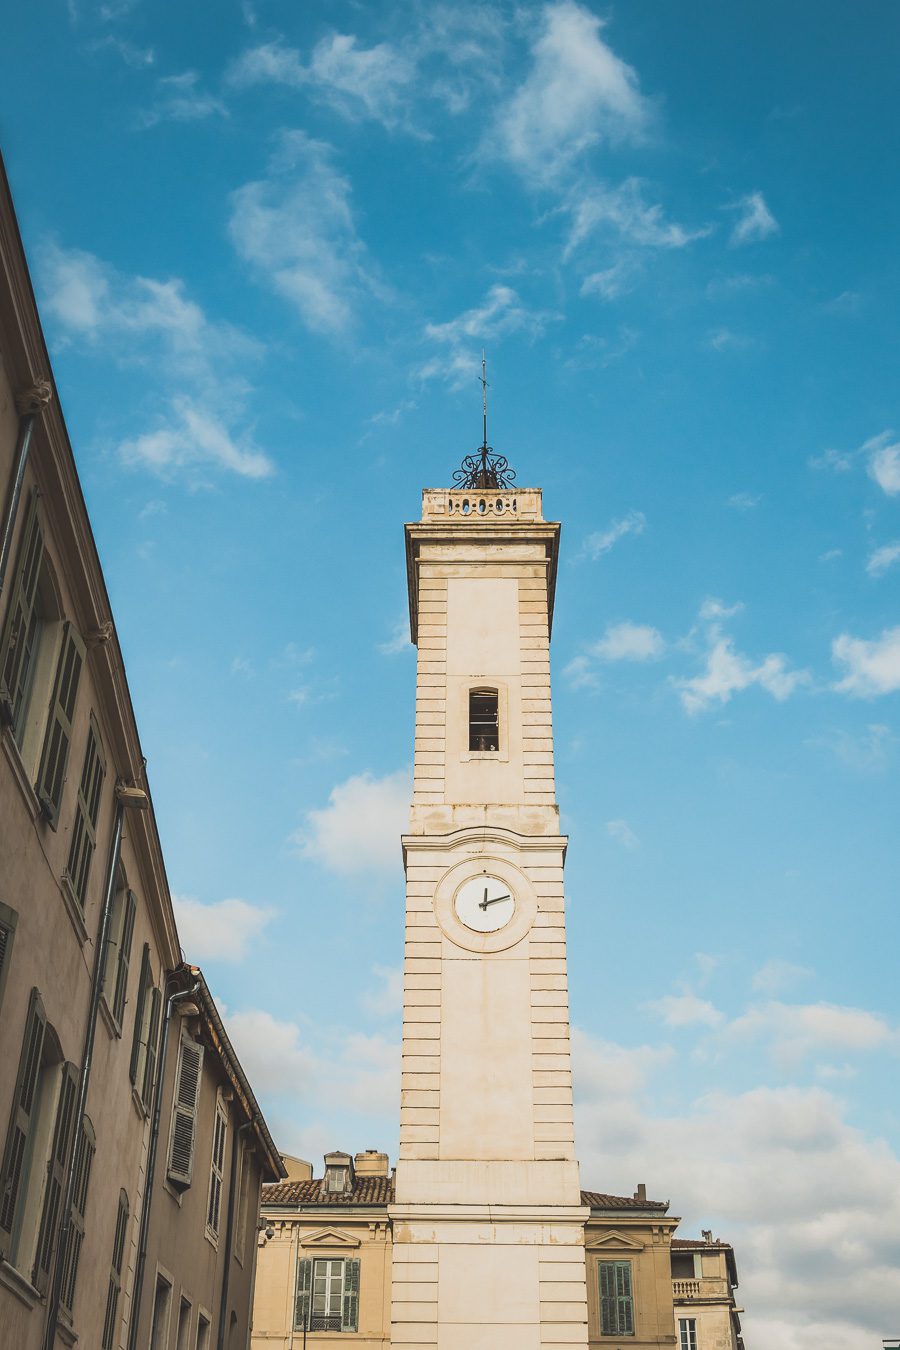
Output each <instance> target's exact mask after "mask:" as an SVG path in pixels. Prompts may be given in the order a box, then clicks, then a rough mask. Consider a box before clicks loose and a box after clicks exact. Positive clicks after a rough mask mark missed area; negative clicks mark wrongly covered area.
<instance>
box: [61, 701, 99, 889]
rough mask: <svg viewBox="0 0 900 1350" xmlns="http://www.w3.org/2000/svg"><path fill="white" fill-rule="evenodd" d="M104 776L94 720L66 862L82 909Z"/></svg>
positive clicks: (82, 771) (89, 731)
mask: <svg viewBox="0 0 900 1350" xmlns="http://www.w3.org/2000/svg"><path fill="white" fill-rule="evenodd" d="M105 773H106V766H105V764H104V762H103V754H102V751H101V749H100V738H99V736H98V734H97V730H96V728H95V726H94V722H93V718H92V719H91V725H90V727H89V728H88V737H87V745H86V746H85V750H84V765H83V767H82V770H81V781H80V783H79V785H78V798H77V801H76V804H75V820H74V822H73V825H72V838H71V841H70V844H69V861H68V862H67V863H66V874H67V876H68V878H69V881H70V883H71V885H72V890H73V891H74V892H75V897H76V899H77V900H78V903H79V904H80V905H81V908H82V909H84V905H85V900H86V898H87V887H88V879H89V877H90V871H91V859H92V858H93V856H94V849H95V847H96V843H97V818H98V816H99V814H100V794H101V792H102V789H103V778H104V775H105Z"/></svg>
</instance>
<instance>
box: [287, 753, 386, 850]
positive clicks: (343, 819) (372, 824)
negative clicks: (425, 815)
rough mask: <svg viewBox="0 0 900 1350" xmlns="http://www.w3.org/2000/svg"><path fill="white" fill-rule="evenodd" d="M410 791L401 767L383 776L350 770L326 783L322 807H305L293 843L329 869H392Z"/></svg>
mask: <svg viewBox="0 0 900 1350" xmlns="http://www.w3.org/2000/svg"><path fill="white" fill-rule="evenodd" d="M410 796H411V789H410V781H409V774H408V773H407V772H406V770H404V769H401V770H399V771H398V772H397V773H392V774H386V775H385V777H383V778H373V776H372V775H371V774H368V773H362V774H356V775H354V776H353V777H352V778H348V779H347V780H346V782H344V783H338V785H337V786H336V787H334V788H332V790H331V793H330V795H329V798H328V805H327V806H325V807H322V808H321V809H320V810H313V811H308V812H307V814H306V818H305V821H304V824H303V826H302V828H301V829H300V830H298V831H297V832H296V833H295V834H294V835H293V836H292V838H293V842H294V843H295V844H297V845H298V846H299V848H300V852H301V853H302V855H303V856H304V857H306V858H310V859H312V860H313V861H315V862H318V863H321V864H322V866H323V867H326V868H328V870H329V871H332V872H341V873H348V872H364V871H369V870H372V871H384V872H395V871H397V870H398V869H399V868H400V835H401V834H402V833H403V831H404V830H405V829H406V826H407V824H408V821H409V804H410Z"/></svg>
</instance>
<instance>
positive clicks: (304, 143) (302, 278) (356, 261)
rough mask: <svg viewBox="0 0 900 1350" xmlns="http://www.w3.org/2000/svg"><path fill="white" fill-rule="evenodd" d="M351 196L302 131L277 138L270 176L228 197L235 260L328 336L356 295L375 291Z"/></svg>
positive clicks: (348, 322) (325, 149) (326, 150)
mask: <svg viewBox="0 0 900 1350" xmlns="http://www.w3.org/2000/svg"><path fill="white" fill-rule="evenodd" d="M350 195H351V189H350V182H349V180H348V179H347V178H345V177H344V176H343V175H342V174H340V173H339V172H338V171H337V170H336V169H335V168H334V166H333V164H332V162H331V149H330V147H329V146H327V145H325V144H323V143H322V142H321V141H315V140H312V139H311V138H310V137H309V136H307V135H306V133H305V132H303V131H291V132H285V133H284V134H283V135H282V137H281V139H280V148H279V152H278V154H277V155H276V156H275V158H274V159H273V161H272V165H271V172H270V175H269V177H267V178H264V179H260V180H259V181H256V182H252V183H246V184H244V186H243V187H241V188H238V189H237V191H236V192H233V193H232V194H231V217H230V220H229V226H228V229H229V234H230V236H231V240H232V243H233V244H234V247H235V248H236V249H237V252H238V254H239V255H240V257H242V258H243V259H244V260H245V261H246V262H248V263H250V264H251V266H252V267H253V269H254V270H255V271H256V272H258V273H259V274H260V275H261V276H262V277H263V278H264V279H265V280H266V281H267V282H268V284H269V285H270V286H271V287H272V288H273V289H274V290H275V291H277V292H278V293H279V294H280V295H282V296H284V298H285V299H287V300H288V301H289V302H290V303H291V304H292V305H293V306H294V308H295V309H296V310H297V312H298V313H299V315H300V317H301V319H302V320H303V322H304V323H305V324H306V325H307V327H309V328H311V329H312V330H313V331H314V332H319V333H325V334H326V335H327V336H329V337H338V336H341V335H342V334H345V333H346V332H347V331H348V330H349V329H350V328H351V327H352V325H353V322H354V319H355V315H356V310H357V308H358V306H359V304H360V302H361V300H362V299H363V297H364V296H366V295H371V294H372V293H373V292H376V291H377V290H378V287H377V285H376V283H375V281H374V279H373V277H372V276H371V275H370V274H369V272H368V270H367V268H366V262H365V249H364V246H363V244H362V242H361V241H360V239H359V238H358V236H357V233H356V227H355V224H354V220H353V212H352V209H351V204H350Z"/></svg>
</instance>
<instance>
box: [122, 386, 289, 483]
mask: <svg viewBox="0 0 900 1350" xmlns="http://www.w3.org/2000/svg"><path fill="white" fill-rule="evenodd" d="M119 454H120V456H121V458H122V460H123V462H124V463H125V464H129V465H131V466H139V467H141V468H144V469H149V470H150V471H151V472H153V473H156V474H159V476H160V477H161V478H167V477H171V476H172V475H173V474H174V473H175V472H176V471H178V470H181V469H184V468H186V467H194V468H198V467H202V466H204V465H209V466H211V467H213V468H216V469H225V470H228V471H229V472H231V473H236V474H237V475H238V476H239V477H241V478H268V477H269V476H270V475H271V474H272V473H274V471H275V466H274V465H273V463H272V461H271V459H269V457H268V455H266V454H264V453H263V451H262V450H260V449H258V447H256V446H255V445H253V443H252V442H251V441H249V440H247V439H242V440H241V441H240V442H238V441H236V440H235V438H234V436H233V435H232V433H231V432H230V431H229V430H228V428H227V427H226V426H225V424H224V423H223V422H221V421H220V420H219V419H218V418H217V417H216V416H215V414H214V413H212V412H210V411H209V410H208V409H206V408H203V407H199V406H197V405H195V404H192V403H191V402H190V400H189V399H187V398H176V399H174V400H173V401H172V415H171V416H169V417H168V418H167V419H166V420H165V421H164V422H163V424H162V425H160V426H159V427H157V429H156V430H155V431H148V432H145V433H144V434H143V435H142V436H136V437H134V438H133V439H130V440H124V441H122V442H121V443H120V445H119Z"/></svg>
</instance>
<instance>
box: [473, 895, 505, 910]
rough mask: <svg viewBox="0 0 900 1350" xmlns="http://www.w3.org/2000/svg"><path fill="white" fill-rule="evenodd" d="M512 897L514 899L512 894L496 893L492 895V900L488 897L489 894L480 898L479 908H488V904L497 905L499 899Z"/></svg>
mask: <svg viewBox="0 0 900 1350" xmlns="http://www.w3.org/2000/svg"><path fill="white" fill-rule="evenodd" d="M511 899H512V896H511V895H494V896H492V897H491V899H490V900H489V899H488V898H487V896H485V897H484V899H483V900H480V901H479V902H478V908H479V909H487V907H488V905H496V904H497V902H498V901H499V900H511Z"/></svg>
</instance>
